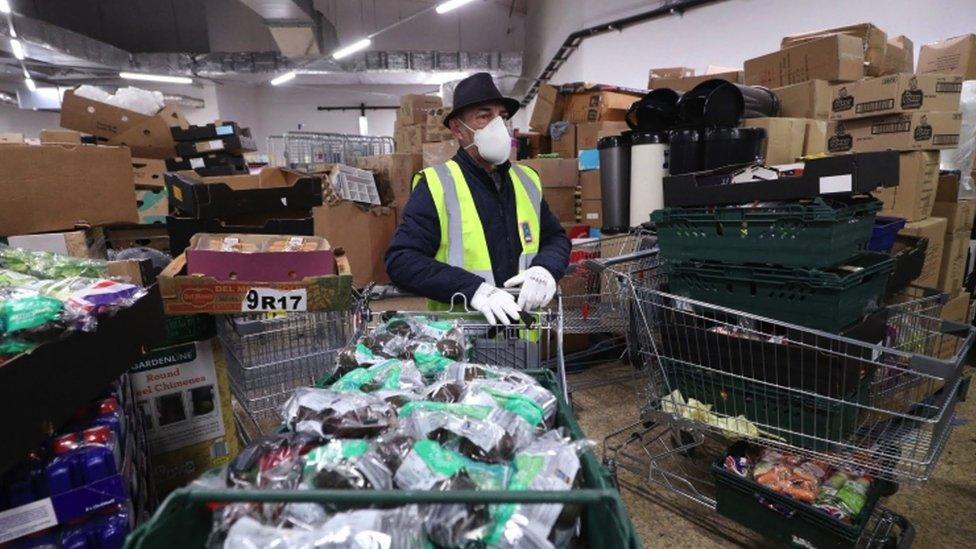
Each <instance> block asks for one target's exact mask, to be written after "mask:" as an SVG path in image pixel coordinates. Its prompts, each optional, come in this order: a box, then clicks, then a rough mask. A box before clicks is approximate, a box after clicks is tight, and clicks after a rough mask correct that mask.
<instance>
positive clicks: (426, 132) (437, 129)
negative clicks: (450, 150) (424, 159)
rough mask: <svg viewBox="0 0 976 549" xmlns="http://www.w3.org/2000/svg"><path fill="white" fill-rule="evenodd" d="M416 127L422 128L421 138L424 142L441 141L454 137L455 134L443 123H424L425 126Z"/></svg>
mask: <svg viewBox="0 0 976 549" xmlns="http://www.w3.org/2000/svg"><path fill="white" fill-rule="evenodd" d="M416 127H419V128H421V132H420V138H421V139H422V140H423V142H424V143H440V142H441V141H448V140H451V139H454V134H453V133H451V130H450V129H448V128H445V127H444V126H443V125H441V124H424V125H423V126H416Z"/></svg>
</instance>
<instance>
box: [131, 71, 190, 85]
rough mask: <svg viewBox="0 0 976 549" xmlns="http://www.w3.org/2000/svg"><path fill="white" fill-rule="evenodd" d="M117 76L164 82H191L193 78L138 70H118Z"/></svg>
mask: <svg viewBox="0 0 976 549" xmlns="http://www.w3.org/2000/svg"><path fill="white" fill-rule="evenodd" d="M119 76H120V77H121V78H125V79H126V80H145V81H146V82H166V83H169V84H192V83H193V79H192V78H190V77H188V76H169V75H166V74H141V73H138V72H120V73H119Z"/></svg>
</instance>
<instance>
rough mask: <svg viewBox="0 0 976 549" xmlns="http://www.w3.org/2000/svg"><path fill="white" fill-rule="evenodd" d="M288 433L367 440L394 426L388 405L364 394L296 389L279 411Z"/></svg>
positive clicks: (390, 408) (391, 410)
mask: <svg viewBox="0 0 976 549" xmlns="http://www.w3.org/2000/svg"><path fill="white" fill-rule="evenodd" d="M281 415H282V417H284V418H285V424H286V425H287V426H288V428H289V429H291V430H293V431H295V432H299V433H311V434H314V435H318V436H321V437H338V438H368V437H373V436H376V435H378V434H380V433H382V432H383V431H386V430H387V429H389V428H390V427H395V426H396V423H397V418H396V413H395V412H394V411H393V407H392V406H390V404H389V403H387V402H384V401H383V400H381V399H380V398H378V397H376V396H374V395H370V394H367V393H341V392H338V391H332V390H328V389H312V388H309V387H302V388H299V389H297V390H296V391H295V392H294V394H292V396H291V398H289V399H288V401H287V402H285V405H284V406H283V408H282V414H281Z"/></svg>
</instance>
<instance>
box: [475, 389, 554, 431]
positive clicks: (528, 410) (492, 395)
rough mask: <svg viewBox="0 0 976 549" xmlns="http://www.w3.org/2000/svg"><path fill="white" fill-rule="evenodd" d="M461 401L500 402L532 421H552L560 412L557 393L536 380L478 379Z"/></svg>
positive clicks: (503, 407)
mask: <svg viewBox="0 0 976 549" xmlns="http://www.w3.org/2000/svg"><path fill="white" fill-rule="evenodd" d="M459 402H461V403H464V404H480V405H485V406H498V407H499V408H502V409H503V410H508V411H510V412H512V413H514V414H516V415H518V416H519V417H521V418H522V419H524V420H525V421H527V422H528V423H529V425H532V426H533V427H542V426H546V425H551V424H552V420H553V417H554V416H555V414H556V396H555V395H553V394H552V392H551V391H549V390H548V389H546V388H544V387H541V386H539V385H536V384H521V385H520V384H515V383H509V382H506V381H499V380H475V381H472V382H471V383H469V384H468V386H467V388H466V389H465V391H464V394H463V395H462V396H461V398H460V400H459Z"/></svg>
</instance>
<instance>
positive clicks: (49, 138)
mask: <svg viewBox="0 0 976 549" xmlns="http://www.w3.org/2000/svg"><path fill="white" fill-rule="evenodd" d="M37 137H38V139H40V140H41V144H42V145H81V134H80V133H78V132H75V131H71V130H41V133H39V134H38V136H37Z"/></svg>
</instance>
